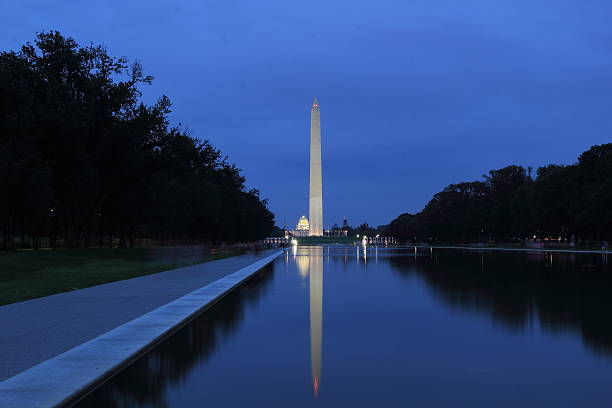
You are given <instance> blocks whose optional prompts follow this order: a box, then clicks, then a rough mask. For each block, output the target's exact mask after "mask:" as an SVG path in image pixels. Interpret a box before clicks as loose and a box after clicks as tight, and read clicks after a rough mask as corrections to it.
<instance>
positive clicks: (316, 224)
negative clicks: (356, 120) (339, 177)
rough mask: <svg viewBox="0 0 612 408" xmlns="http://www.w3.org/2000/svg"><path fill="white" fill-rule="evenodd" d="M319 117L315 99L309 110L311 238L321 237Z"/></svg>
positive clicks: (321, 201)
mask: <svg viewBox="0 0 612 408" xmlns="http://www.w3.org/2000/svg"><path fill="white" fill-rule="evenodd" d="M321 173H322V172H321V117H320V110H319V103H318V102H317V98H315V99H314V102H313V103H312V108H310V193H309V202H308V205H309V207H308V212H309V213H308V217H309V221H310V232H309V233H308V235H311V236H317V237H320V236H323V181H322V180H323V178H322V174H321Z"/></svg>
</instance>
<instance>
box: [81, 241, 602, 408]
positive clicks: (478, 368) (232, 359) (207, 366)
mask: <svg viewBox="0 0 612 408" xmlns="http://www.w3.org/2000/svg"><path fill="white" fill-rule="evenodd" d="M283 261H284V262H283ZM323 280H325V285H323ZM611 292H612V266H611V265H610V264H609V263H608V258H607V255H598V254H562V253H508V252H489V251H482V252H477V251H455V250H436V249H430V248H427V249H419V250H418V251H414V249H413V248H409V249H389V248H387V249H385V248H380V247H379V248H376V247H370V248H368V249H367V251H366V250H365V249H364V248H363V247H355V246H348V247H345V246H327V247H303V246H299V247H297V248H294V249H293V250H292V251H291V252H289V253H288V254H287V255H286V256H285V257H284V259H279V260H278V261H276V262H274V263H272V264H271V265H269V266H268V267H267V268H266V269H265V270H263V271H261V272H260V273H258V274H257V275H255V276H253V278H252V279H249V280H248V281H247V282H246V283H245V284H244V285H242V286H241V287H239V288H238V289H237V290H236V291H235V292H233V293H232V294H230V295H228V296H227V297H226V298H224V299H222V300H221V301H220V302H219V303H217V304H216V305H215V306H214V307H212V308H211V309H209V310H208V311H206V313H203V314H202V315H201V316H200V317H198V318H197V319H195V320H194V321H193V322H192V323H190V324H189V325H187V326H185V327H184V328H183V329H181V330H180V331H179V332H177V333H176V334H175V335H173V336H172V337H170V338H169V339H168V340H167V341H166V342H164V343H163V344H161V345H160V346H158V347H156V348H155V349H153V350H152V351H151V352H150V353H148V354H147V355H145V356H143V357H142V358H141V359H139V360H137V361H136V362H134V363H133V364H132V365H131V366H130V367H128V368H127V369H126V370H125V371H123V372H122V373H119V374H118V375H116V376H115V377H113V378H112V379H111V380H110V381H108V382H107V383H106V384H104V385H102V386H101V387H100V388H99V389H98V390H96V391H95V392H94V393H92V394H91V395H90V396H89V397H88V398H87V399H86V400H83V401H82V402H81V404H80V405H79V407H105V408H106V407H162V406H163V407H168V408H172V407H181V408H182V407H196V406H213V407H217V406H220V407H244V406H245V405H249V406H256V407H276V406H280V407H291V408H300V407H319V408H320V407H334V408H335V407H339V406H350V407H371V406H373V405H374V406H385V407H386V406H393V407H395V406H417V407H458V406H469V407H471V408H474V407H482V408H490V407H496V408H499V407H508V408H510V407H512V408H514V407H517V406H520V407H538V408H539V407H549V406H551V407H553V406H554V407H604V406H612V392H611V391H610V384H611V383H610V379H611V378H612V323H611V322H610V318H609V317H610V315H612V297H611V296H610V293H611ZM323 307H325V321H323ZM323 326H325V337H323V328H324V327H323ZM323 348H324V349H325V354H324V356H323ZM323 357H324V358H323ZM364 373H366V374H364Z"/></svg>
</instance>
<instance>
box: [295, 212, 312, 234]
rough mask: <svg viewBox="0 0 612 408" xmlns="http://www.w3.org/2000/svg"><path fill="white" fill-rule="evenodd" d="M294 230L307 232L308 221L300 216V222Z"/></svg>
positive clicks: (308, 228) (308, 227)
mask: <svg viewBox="0 0 612 408" xmlns="http://www.w3.org/2000/svg"><path fill="white" fill-rule="evenodd" d="M295 229H296V230H298V231H309V230H310V223H309V222H308V219H307V218H306V216H304V215H302V216H301V217H300V220H299V221H298V223H297V226H296V227H295Z"/></svg>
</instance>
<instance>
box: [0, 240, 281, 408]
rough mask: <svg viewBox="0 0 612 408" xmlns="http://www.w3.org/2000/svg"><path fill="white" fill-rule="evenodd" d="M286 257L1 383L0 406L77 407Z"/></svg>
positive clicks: (219, 283)
mask: <svg viewBox="0 0 612 408" xmlns="http://www.w3.org/2000/svg"><path fill="white" fill-rule="evenodd" d="M283 253H284V251H279V252H276V253H274V254H272V255H270V256H268V257H266V258H263V259H261V260H259V261H257V262H255V263H253V264H251V265H249V266H247V267H244V268H242V269H240V270H238V271H236V272H234V273H231V274H229V275H227V276H225V277H223V278H221V279H219V280H217V281H215V282H212V283H210V284H208V285H206V286H203V287H201V288H200V289H197V290H195V291H193V292H191V293H188V294H187V295H184V296H182V297H180V298H178V299H176V300H174V301H172V302H170V303H167V304H165V305H163V306H160V307H158V308H157V309H155V310H152V311H150V312H149V313H146V314H144V315H142V316H140V317H137V318H136V319H134V320H131V321H129V322H127V323H125V324H123V325H121V326H118V327H116V328H114V329H112V330H110V331H108V332H106V333H104V334H102V335H100V336H98V337H96V338H94V339H92V340H89V341H87V342H85V343H83V344H80V345H78V346H76V347H74V348H72V349H70V350H68V351H66V352H64V353H62V354H59V355H57V356H55V357H53V358H50V359H49V360H46V361H44V362H42V363H40V364H38V365H35V366H34V367H31V368H29V369H27V370H25V371H22V372H21V373H19V374H17V375H15V376H13V377H11V378H8V379H6V380H5V381H2V382H0V407H2V408H13V407H14V408H50V407H57V406H62V405H66V404H72V403H75V402H76V401H78V399H80V398H81V397H83V396H84V395H85V393H86V392H88V391H90V390H91V389H92V388H93V387H94V386H96V385H99V384H101V383H102V382H104V381H105V380H107V379H108V378H110V377H111V376H112V375H114V374H116V373H117V372H118V371H119V370H121V369H122V368H124V367H126V366H127V365H128V364H129V363H131V362H132V361H134V360H135V359H137V358H138V357H140V356H141V355H142V354H143V353H145V352H147V351H148V350H150V349H151V348H152V347H153V346H155V345H157V344H158V343H159V342H160V341H162V340H164V339H166V338H167V337H168V336H169V335H171V334H172V333H174V332H175V331H176V330H178V329H179V328H181V327H182V326H183V325H185V324H186V323H188V322H189V321H191V320H192V319H193V318H194V317H195V316H197V315H198V314H199V313H200V312H202V311H203V310H204V309H205V308H207V307H210V306H211V305H212V304H214V303H215V302H217V301H218V300H219V299H221V298H222V297H223V296H224V295H226V294H227V293H229V292H230V291H231V290H232V289H234V288H236V287H237V286H239V285H240V284H241V283H242V282H244V281H245V280H246V279H248V278H249V277H250V276H252V275H253V274H255V273H256V272H257V271H259V270H260V269H261V268H263V267H264V266H266V265H267V264H269V263H270V262H272V261H273V260H274V259H276V258H277V257H279V256H280V255H282V254H283Z"/></svg>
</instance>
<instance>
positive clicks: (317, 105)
mask: <svg viewBox="0 0 612 408" xmlns="http://www.w3.org/2000/svg"><path fill="white" fill-rule="evenodd" d="M318 107H319V102H318V101H317V98H316V97H315V98H314V101H313V102H312V109H317V108H318Z"/></svg>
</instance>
